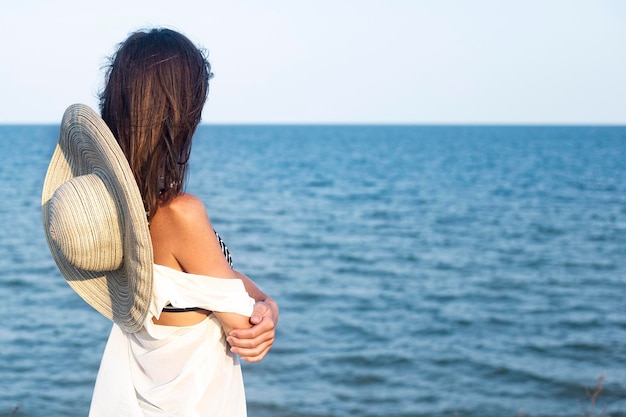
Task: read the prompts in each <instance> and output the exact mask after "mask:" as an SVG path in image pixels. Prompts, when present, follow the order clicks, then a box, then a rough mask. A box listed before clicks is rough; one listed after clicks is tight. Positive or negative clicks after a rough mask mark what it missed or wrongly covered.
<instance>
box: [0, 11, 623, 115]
mask: <svg viewBox="0 0 626 417" xmlns="http://www.w3.org/2000/svg"><path fill="white" fill-rule="evenodd" d="M153 26H167V27H171V28H174V29H178V30H180V31H181V32H183V33H185V34H186V35H187V36H189V37H190V38H191V39H192V41H194V42H195V43H197V44H199V45H200V46H203V47H205V48H207V49H208V50H209V51H210V54H209V56H210V60H211V63H212V65H213V70H214V72H215V75H216V76H215V78H214V79H213V81H212V84H211V93H210V96H209V101H208V103H207V107H206V108H205V113H204V121H205V122H207V123H429V124H431V123H433V124H441V123H538V124H550V123H554V124H563V123H565V124H624V125H626V1H624V0H586V1H582V0H519V1H515V0H510V1H502V0H430V1H422V0H265V1H262V0H257V1H252V0H250V1H244V0H203V1H194V0H191V1H185V0H179V1H174V0H167V1H162V0H123V1H122V0H107V1H100V2H90V1H84V0H81V1H78V0H57V1H47V0H40V1H37V0H23V1H21V2H17V1H13V2H10V3H9V5H4V6H3V7H2V12H1V13H0V46H1V49H0V51H1V54H2V58H1V59H0V123H58V122H59V121H60V118H61V115H62V113H63V110H64V109H65V108H66V107H67V106H68V105H69V104H72V103H75V102H83V103H86V104H90V105H92V106H93V107H97V99H96V96H97V93H98V91H99V89H100V88H101V85H102V66H103V65H104V64H105V63H106V58H107V56H109V55H110V54H111V53H112V52H113V51H114V47H115V45H116V44H118V43H119V42H121V41H122V40H123V39H124V38H125V37H126V36H127V35H128V34H129V32H131V31H133V30H135V29H138V28H141V27H153Z"/></svg>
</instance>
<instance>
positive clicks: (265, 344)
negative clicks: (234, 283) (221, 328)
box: [227, 270, 279, 362]
mask: <svg viewBox="0 0 626 417" xmlns="http://www.w3.org/2000/svg"><path fill="white" fill-rule="evenodd" d="M234 273H235V275H236V276H237V278H239V279H241V280H242V281H243V283H244V286H245V287H246V290H247V291H248V294H250V296H251V297H252V298H254V299H255V300H256V301H257V303H256V304H255V306H254V312H253V313H252V316H251V317H250V323H251V324H252V325H253V326H252V328H250V329H237V330H233V331H231V332H230V333H228V338H227V340H228V343H229V344H230V345H231V351H232V352H233V353H237V354H239V355H240V356H241V359H243V360H245V361H248V362H258V361H260V360H262V359H263V358H264V357H265V355H267V353H268V352H269V351H270V349H271V348H272V345H273V344H274V337H275V334H276V325H277V324H278V315H279V311H278V305H277V304H276V302H275V301H274V300H273V299H272V298H271V297H269V296H268V295H267V294H265V293H264V292H263V291H261V289H260V288H259V287H258V286H257V285H256V284H255V283H254V282H253V281H252V280H251V279H250V278H248V277H247V276H245V275H244V274H242V273H241V272H239V271H236V270H235V271H234Z"/></svg>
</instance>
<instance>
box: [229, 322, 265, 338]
mask: <svg viewBox="0 0 626 417" xmlns="http://www.w3.org/2000/svg"><path fill="white" fill-rule="evenodd" d="M274 328H275V325H274V321H273V320H270V319H267V318H265V317H263V318H262V319H261V321H260V322H259V323H258V324H255V325H254V326H252V327H251V328H249V329H236V330H233V331H231V332H230V333H229V335H228V336H229V337H234V338H236V339H255V338H257V337H258V336H261V335H262V334H263V333H268V332H271V333H272V335H273V332H274Z"/></svg>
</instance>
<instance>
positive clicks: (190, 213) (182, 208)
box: [155, 194, 210, 229]
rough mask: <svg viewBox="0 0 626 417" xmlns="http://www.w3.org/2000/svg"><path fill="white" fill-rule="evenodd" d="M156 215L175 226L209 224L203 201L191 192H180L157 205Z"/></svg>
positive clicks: (205, 225) (183, 227) (206, 225)
mask: <svg viewBox="0 0 626 417" xmlns="http://www.w3.org/2000/svg"><path fill="white" fill-rule="evenodd" d="M157 216H158V217H159V220H161V221H163V222H165V223H167V224H168V225H170V226H175V227H176V228H182V229H185V228H187V227H196V228H198V227H202V226H204V227H208V226H210V222H209V217H208V215H207V212H206V207H205V206H204V203H203V202H202V200H200V199H199V198H198V197H196V196H194V195H193V194H181V195H179V196H176V197H174V198H173V199H172V200H171V201H169V202H168V203H167V204H164V205H162V206H161V207H159V210H158V211H157ZM157 216H155V217H157ZM155 220H156V219H155Z"/></svg>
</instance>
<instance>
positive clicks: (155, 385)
mask: <svg viewBox="0 0 626 417" xmlns="http://www.w3.org/2000/svg"><path fill="white" fill-rule="evenodd" d="M169 303H171V304H172V305H173V306H174V307H180V308H186V307H201V308H205V309H207V310H210V311H220V312H227V313H238V314H241V315H245V316H250V315H251V314H252V309H253V307H254V299H252V298H251V297H250V296H249V295H248V293H247V292H246V290H245V288H244V286H243V282H242V281H241V280H239V279H222V278H213V277H207V276H201V275H193V274H187V273H184V272H181V271H177V270H175V269H171V268H168V267H165V266H162V265H154V283H153V295H152V303H151V306H150V310H149V314H148V318H147V319H146V322H145V323H144V327H143V328H142V329H141V330H140V331H138V332H137V333H126V332H124V331H122V330H121V329H120V327H119V326H117V325H115V324H114V325H113V329H112V330H111V334H110V336H109V340H108V341H107V344H106V347H105V350H104V354H103V357H102V362H101V363H100V370H99V371H98V377H97V379H96V385H95V388H94V393H93V398H92V401H91V409H90V412H89V416H90V417H119V416H124V417H157V416H159V417H163V416H172V417H174V416H176V417H201V416H202V417H205V416H206V417H209V416H210V417H220V416H223V417H245V416H246V400H245V393H244V388H243V378H242V374H241V367H240V364H239V357H238V356H236V355H233V354H232V353H231V352H230V351H229V348H228V344H227V343H226V337H225V335H224V331H223V330H222V327H221V325H220V323H219V321H218V320H217V318H216V317H215V315H213V314H211V315H209V316H208V317H207V318H206V319H205V320H204V321H202V322H201V323H198V324H195V325H193V326H187V327H175V326H160V325H157V324H154V323H153V322H152V318H153V317H156V318H157V319H158V317H159V315H160V314H161V310H162V309H163V307H164V306H166V305H167V304H169Z"/></svg>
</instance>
